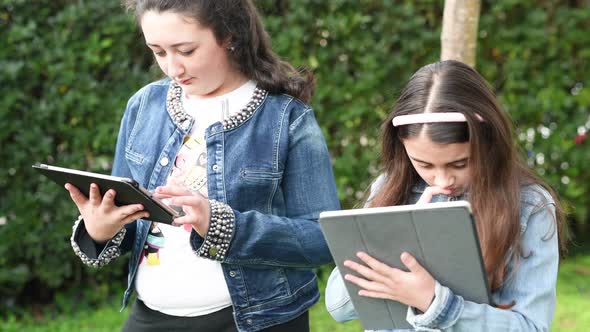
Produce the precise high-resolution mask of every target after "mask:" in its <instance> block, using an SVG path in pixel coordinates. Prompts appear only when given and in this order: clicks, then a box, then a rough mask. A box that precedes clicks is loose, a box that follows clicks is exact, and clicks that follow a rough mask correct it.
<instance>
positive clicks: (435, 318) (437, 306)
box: [406, 281, 463, 331]
mask: <svg viewBox="0 0 590 332" xmlns="http://www.w3.org/2000/svg"><path fill="white" fill-rule="evenodd" d="M462 310H463V298H462V297H460V296H456V295H454V294H453V292H451V290H450V289H449V288H448V287H444V286H442V285H441V284H440V283H438V281H436V284H435V286H434V301H433V302H432V304H430V307H428V310H426V312H425V313H423V314H417V313H416V312H415V310H414V308H412V307H408V313H407V315H406V320H407V321H408V323H410V324H411V325H412V326H413V327H414V328H415V329H416V331H440V330H441V329H445V328H448V327H450V326H452V325H453V324H454V323H455V322H456V321H457V319H458V317H459V314H460V312H461V311H462Z"/></svg>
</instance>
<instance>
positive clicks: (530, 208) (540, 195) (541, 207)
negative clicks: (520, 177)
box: [520, 184, 555, 233]
mask: <svg viewBox="0 0 590 332" xmlns="http://www.w3.org/2000/svg"><path fill="white" fill-rule="evenodd" d="M535 216H538V217H540V218H536V219H542V220H545V223H549V224H553V223H554V221H555V200H554V198H553V196H551V193H549V191H547V190H546V189H545V188H543V187H542V186H540V185H538V184H530V185H524V186H522V187H521V191H520V227H521V233H523V232H524V231H526V229H527V226H528V225H529V223H530V220H531V219H533V218H535Z"/></svg>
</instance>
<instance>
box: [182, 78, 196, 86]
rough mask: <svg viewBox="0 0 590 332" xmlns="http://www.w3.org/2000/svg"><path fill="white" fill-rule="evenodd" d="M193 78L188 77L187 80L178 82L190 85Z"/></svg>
mask: <svg viewBox="0 0 590 332" xmlns="http://www.w3.org/2000/svg"><path fill="white" fill-rule="evenodd" d="M192 80H193V79H192V78H187V79H186V80H182V81H178V84H181V85H189V84H191V81H192Z"/></svg>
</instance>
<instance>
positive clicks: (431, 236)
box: [320, 201, 490, 330]
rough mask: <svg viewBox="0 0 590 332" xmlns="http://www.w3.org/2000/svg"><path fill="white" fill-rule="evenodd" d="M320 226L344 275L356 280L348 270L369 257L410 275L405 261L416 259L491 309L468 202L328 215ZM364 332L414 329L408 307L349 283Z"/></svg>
mask: <svg viewBox="0 0 590 332" xmlns="http://www.w3.org/2000/svg"><path fill="white" fill-rule="evenodd" d="M320 225H321V228H322V232H323V233H324V235H325V237H326V240H327V242H328V246H329V248H330V251H331V253H332V256H333V257H334V261H335V262H336V265H337V266H338V268H339V269H340V273H341V274H342V275H344V274H346V273H352V274H356V273H355V272H353V271H352V270H350V269H349V268H347V267H345V266H344V265H343V262H344V260H346V259H349V260H353V261H356V262H359V263H362V262H361V261H360V259H358V258H357V257H356V253H357V252H358V251H364V252H366V253H368V254H369V255H371V256H372V257H374V258H376V259H378V260H379V261H381V262H383V263H386V264H388V265H389V266H393V267H396V268H400V269H403V270H406V271H407V268H405V266H404V265H403V264H402V263H401V260H400V255H401V253H402V252H404V251H406V252H409V253H410V254H412V255H413V256H414V257H416V259H417V260H418V261H419V262H420V264H421V265H422V266H423V267H425V268H426V269H427V270H428V271H429V272H430V274H432V276H433V277H434V278H435V279H436V280H438V282H439V283H440V284H442V285H444V286H446V287H449V288H450V289H451V290H452V291H453V292H454V293H455V294H458V295H461V296H463V297H464V298H465V299H466V300H469V301H474V302H477V303H486V304H489V303H490V292H489V286H488V282H487V276H486V272H485V267H484V264H483V259H482V256H481V249H480V246H479V240H478V236H477V230H476V225H475V221H474V218H473V215H472V213H471V207H470V205H469V203H468V202H466V201H455V202H442V203H431V204H423V205H401V206H391V207H379V208H364V209H354V210H341V211H328V212H322V213H321V214H320ZM345 284H346V288H347V290H348V294H349V295H350V298H351V301H352V304H353V305H354V308H355V310H356V312H357V314H358V316H359V320H360V322H361V324H362V326H363V328H365V329H367V330H380V329H405V328H408V329H412V326H411V325H410V324H409V323H408V322H407V321H406V314H407V310H408V307H407V306H406V305H403V304H401V303H399V302H395V301H391V300H382V299H373V298H368V297H362V296H359V295H358V291H359V287H358V286H356V285H355V284H353V283H351V282H348V281H345Z"/></svg>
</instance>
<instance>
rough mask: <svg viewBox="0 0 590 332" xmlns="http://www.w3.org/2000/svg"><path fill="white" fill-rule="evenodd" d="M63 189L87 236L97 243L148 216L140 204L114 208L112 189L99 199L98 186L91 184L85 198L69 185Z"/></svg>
mask: <svg viewBox="0 0 590 332" xmlns="http://www.w3.org/2000/svg"><path fill="white" fill-rule="evenodd" d="M65 188H66V190H67V191H69V192H70V197H71V198H72V201H74V203H75V204H76V206H77V207H78V210H79V211H80V215H81V216H82V219H83V220H84V227H86V231H87V232H88V235H90V237H91V238H92V239H93V240H94V241H96V242H98V243H104V242H107V241H108V240H110V239H112V238H113V236H115V235H116V234H117V232H119V231H120V230H121V228H123V227H124V226H125V225H126V224H129V223H131V222H133V221H134V220H136V219H139V218H146V217H148V216H149V214H148V213H147V212H146V211H143V205H141V204H131V205H125V206H116V205H115V195H116V193H115V191H114V190H112V189H109V190H107V192H106V193H105V194H104V196H102V197H101V196H100V190H99V188H98V185H96V184H94V183H93V184H91V185H90V190H89V195H88V197H86V196H85V195H84V194H83V193H82V192H80V190H78V188H76V187H74V186H73V185H72V184H70V183H66V185H65Z"/></svg>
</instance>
